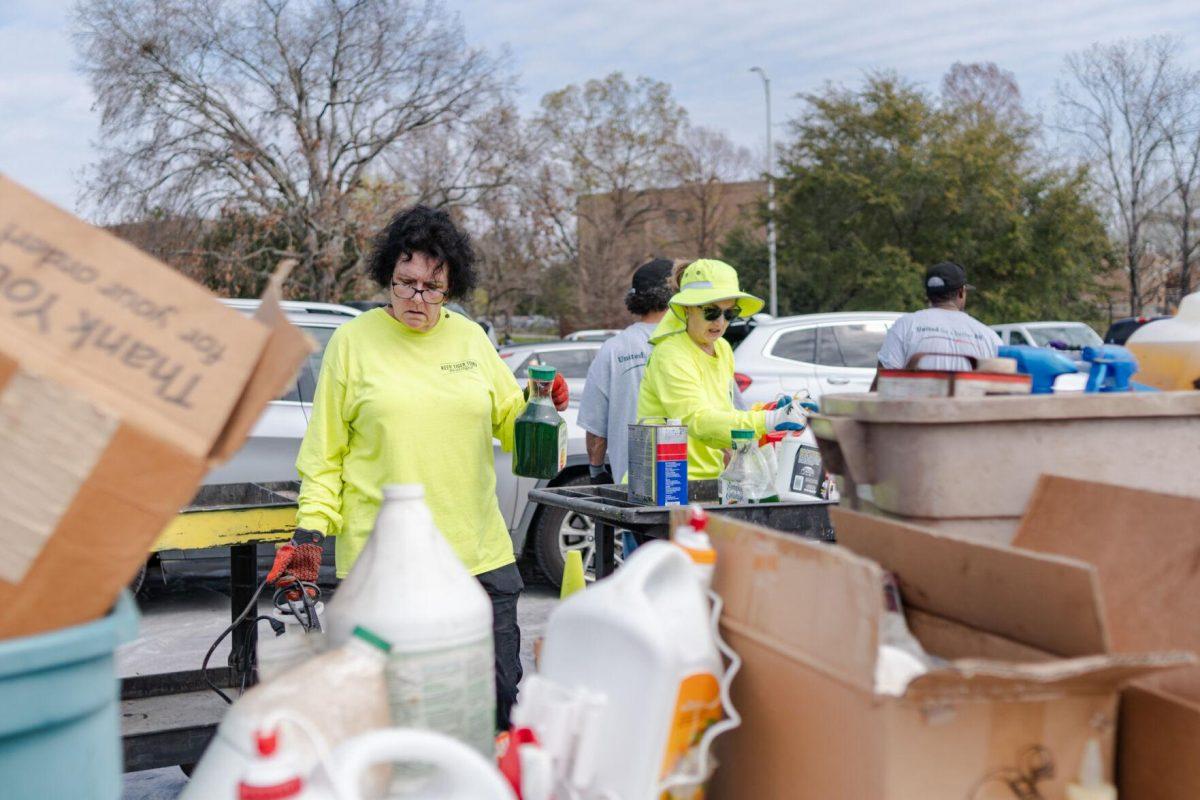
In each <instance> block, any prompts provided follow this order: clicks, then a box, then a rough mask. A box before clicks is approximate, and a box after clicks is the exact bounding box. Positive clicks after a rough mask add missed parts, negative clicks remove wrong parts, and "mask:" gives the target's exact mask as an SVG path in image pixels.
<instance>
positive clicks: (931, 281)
mask: <svg viewBox="0 0 1200 800" xmlns="http://www.w3.org/2000/svg"><path fill="white" fill-rule="evenodd" d="M964 286H965V287H966V288H968V289H974V288H975V287H974V286H972V285H971V284H969V283H967V271H966V270H965V269H963V268H962V267H960V266H959V265H958V264H955V263H954V262H953V261H943V262H941V263H940V264H934V265H933V266H932V267H930V268H929V269H927V270H925V293H926V294H942V293H943V292H956V291H958V290H959V289H961V288H963V287H964Z"/></svg>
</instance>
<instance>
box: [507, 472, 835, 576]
mask: <svg viewBox="0 0 1200 800" xmlns="http://www.w3.org/2000/svg"><path fill="white" fill-rule="evenodd" d="M529 499H530V500H532V501H533V502H535V503H540V504H541V505H544V506H551V507H553V508H563V509H566V510H567V511H570V512H573V513H576V514H579V515H581V516H584V517H589V518H591V519H592V520H593V522H594V523H595V526H596V528H595V537H596V541H595V545H596V554H597V555H596V564H595V570H596V577H597V578H603V577H605V576H607V575H610V574H611V573H612V571H613V568H614V567H615V553H614V550H615V540H616V532H617V530H628V531H633V532H634V533H635V534H638V535H639V536H641V537H645V538H653V539H665V538H667V537H668V536H669V535H670V531H671V519H670V518H671V511H672V509H671V508H669V507H666V506H648V505H643V504H641V503H634V502H631V501H630V500H629V494H628V491H627V487H626V486H623V485H610V486H561V487H558V488H548V489H532V490H530V492H529ZM688 499H689V500H690V501H691V502H692V503H696V504H698V505H700V506H702V507H703V508H704V509H705V510H707V511H708V512H709V513H710V514H720V515H721V516H726V517H733V518H734V519H740V520H744V521H745V522H752V523H754V524H756V525H763V526H765V527H768V528H774V529H776V530H780V531H783V532H785V533H793V534H796V535H797V536H803V537H805V538H807V539H814V540H817V541H822V542H832V541H833V540H834V538H833V526H832V525H831V524H830V522H829V507H830V506H833V505H837V504H836V502H833V501H821V502H815V503H793V502H784V503H761V504H759V503H751V504H748V505H741V504H738V505H728V506H725V505H721V504H720V503H719V502H717V482H716V481H715V480H708V481H689V482H688Z"/></svg>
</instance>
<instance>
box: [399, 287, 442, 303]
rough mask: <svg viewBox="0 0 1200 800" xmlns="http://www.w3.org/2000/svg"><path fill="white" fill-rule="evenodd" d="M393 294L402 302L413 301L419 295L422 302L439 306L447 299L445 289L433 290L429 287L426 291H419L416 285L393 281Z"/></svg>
mask: <svg viewBox="0 0 1200 800" xmlns="http://www.w3.org/2000/svg"><path fill="white" fill-rule="evenodd" d="M392 293H393V294H395V295H396V297H399V298H400V299H401V300H411V299H412V298H414V297H416V296H417V295H421V299H422V300H424V301H425V302H426V303H430V304H432V305H437V304H438V303H440V302H442V301H443V300H445V299H446V290H445V289H433V288H430V287H428V286H426V287H425V288H424V289H418V288H417V286H416V284H415V283H400V282H397V281H392Z"/></svg>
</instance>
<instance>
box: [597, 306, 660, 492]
mask: <svg viewBox="0 0 1200 800" xmlns="http://www.w3.org/2000/svg"><path fill="white" fill-rule="evenodd" d="M655 327H656V326H655V325H654V323H650V322H635V323H633V324H632V325H630V326H629V327H628V328H626V329H625V330H623V331H621V332H620V333H618V334H617V335H616V336H614V337H612V338H611V339H608V340H607V341H605V342H604V344H603V345H601V346H600V352H599V353H597V354H596V358H595V360H594V361H592V366H591V367H589V368H588V374H587V383H586V384H585V385H584V387H583V400H582V401H580V403H579V417H578V421H579V427H581V428H583V429H584V430H585V431H587V432H588V433H591V434H593V435H595V436H603V437H604V438H605V439H607V440H608V463H609V465H610V466H611V467H612V474H613V479H614V480H616V481H618V482H619V481H620V480H621V478H623V477H624V476H625V474H626V473H627V472H628V471H629V425H630V423H633V422H637V404H638V392H639V391H641V388H642V375H643V374H645V372H646V359H648V358H649V357H650V334H652V333H653V332H654V328H655Z"/></svg>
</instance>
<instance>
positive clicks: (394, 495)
mask: <svg viewBox="0 0 1200 800" xmlns="http://www.w3.org/2000/svg"><path fill="white" fill-rule="evenodd" d="M424 497H425V486H424V485H422V484H420V483H389V484H387V485H386V486H384V487H383V499H384V500H421V499H422V498H424Z"/></svg>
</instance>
